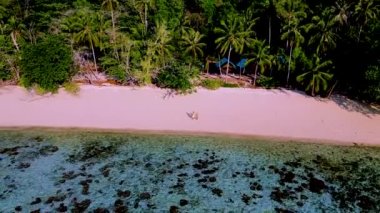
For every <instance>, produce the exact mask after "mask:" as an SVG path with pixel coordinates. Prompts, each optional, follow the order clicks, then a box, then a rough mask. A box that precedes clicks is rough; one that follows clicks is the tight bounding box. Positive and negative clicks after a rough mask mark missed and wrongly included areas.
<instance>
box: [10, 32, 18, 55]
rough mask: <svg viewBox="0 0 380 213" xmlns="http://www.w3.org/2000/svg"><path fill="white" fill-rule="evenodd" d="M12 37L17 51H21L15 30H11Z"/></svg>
mask: <svg viewBox="0 0 380 213" xmlns="http://www.w3.org/2000/svg"><path fill="white" fill-rule="evenodd" d="M11 38H12V42H13V45H14V46H15V48H16V50H17V52H18V51H20V49H19V47H18V43H17V38H16V36H15V34H14V32H11Z"/></svg>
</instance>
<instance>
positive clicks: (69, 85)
mask: <svg viewBox="0 0 380 213" xmlns="http://www.w3.org/2000/svg"><path fill="white" fill-rule="evenodd" d="M63 88H65V90H66V92H68V93H70V94H73V95H77V94H78V93H79V91H80V87H79V85H78V84H76V83H74V82H66V83H64V84H63Z"/></svg>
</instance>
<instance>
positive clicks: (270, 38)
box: [268, 16, 272, 50]
mask: <svg viewBox="0 0 380 213" xmlns="http://www.w3.org/2000/svg"><path fill="white" fill-rule="evenodd" d="M271 40H272V17H271V16H269V30H268V42H269V50H270V44H271Z"/></svg>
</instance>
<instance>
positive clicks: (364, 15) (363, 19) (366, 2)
mask: <svg viewBox="0 0 380 213" xmlns="http://www.w3.org/2000/svg"><path fill="white" fill-rule="evenodd" d="M378 13H379V6H378V5H376V4H375V3H374V1H373V0H360V1H359V3H358V4H357V5H355V12H354V16H355V17H356V21H357V22H358V23H359V35H358V42H359V41H360V35H361V33H362V31H363V27H364V26H365V25H367V23H368V21H369V20H371V19H376V18H377V14H378Z"/></svg>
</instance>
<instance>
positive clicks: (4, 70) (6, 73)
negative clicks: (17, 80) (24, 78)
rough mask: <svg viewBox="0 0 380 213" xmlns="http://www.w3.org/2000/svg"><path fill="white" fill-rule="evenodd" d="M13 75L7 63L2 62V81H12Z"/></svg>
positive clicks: (0, 67)
mask: <svg viewBox="0 0 380 213" xmlns="http://www.w3.org/2000/svg"><path fill="white" fill-rule="evenodd" d="M11 77H12V74H11V72H10V71H9V70H8V69H7V67H6V64H5V62H3V61H0V81H6V80H9V79H11Z"/></svg>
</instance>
